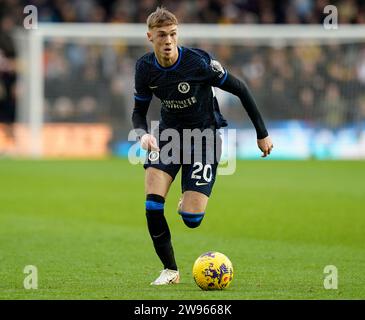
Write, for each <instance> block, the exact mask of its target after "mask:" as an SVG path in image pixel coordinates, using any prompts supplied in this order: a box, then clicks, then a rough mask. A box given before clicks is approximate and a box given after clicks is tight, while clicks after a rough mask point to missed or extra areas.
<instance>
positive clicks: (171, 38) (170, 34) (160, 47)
mask: <svg viewBox="0 0 365 320" xmlns="http://www.w3.org/2000/svg"><path fill="white" fill-rule="evenodd" d="M147 36H148V39H149V40H150V41H151V42H152V44H153V48H154V51H155V53H156V54H157V56H158V58H159V60H165V61H174V60H175V58H176V59H177V56H178V51H177V38H178V37H177V26H176V25H169V26H164V27H159V28H153V29H152V30H150V31H149V32H148V33H147Z"/></svg>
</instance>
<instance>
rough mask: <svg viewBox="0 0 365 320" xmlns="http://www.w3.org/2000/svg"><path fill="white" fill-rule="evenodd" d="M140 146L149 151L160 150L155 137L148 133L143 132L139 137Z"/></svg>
mask: <svg viewBox="0 0 365 320" xmlns="http://www.w3.org/2000/svg"><path fill="white" fill-rule="evenodd" d="M140 142H141V147H142V149H144V150H147V151H148V150H149V151H160V148H159V147H158V146H157V141H156V138H155V137H154V136H153V135H152V134H149V133H146V134H144V135H143V136H142V137H141V140H140Z"/></svg>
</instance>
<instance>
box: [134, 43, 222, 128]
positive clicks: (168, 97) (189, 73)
mask: <svg viewBox="0 0 365 320" xmlns="http://www.w3.org/2000/svg"><path fill="white" fill-rule="evenodd" d="M178 51H179V56H178V59H177V61H176V62H175V64H173V65H172V66H170V67H166V68H165V67H163V66H161V65H160V64H159V63H158V61H157V59H156V57H155V54H154V53H153V52H150V53H147V54H145V55H144V56H142V57H141V58H140V59H139V60H138V61H137V63H136V73H135V99H137V100H141V101H147V102H148V101H150V100H151V99H152V95H155V96H156V97H157V98H159V99H160V101H161V122H160V125H161V127H162V128H175V129H178V130H179V129H184V128H187V129H192V128H201V129H203V128H208V127H211V126H212V125H214V126H215V127H217V128H220V127H224V126H227V122H226V120H225V119H224V118H223V116H222V114H221V113H220V111H219V106H218V101H217V99H216V97H215V94H214V89H213V87H219V86H221V85H222V84H223V83H224V81H225V80H226V78H227V71H226V70H225V68H223V67H222V66H221V64H220V63H219V62H218V61H216V60H214V59H212V58H211V57H210V55H209V54H208V53H207V52H205V51H203V50H201V49H196V48H187V47H178Z"/></svg>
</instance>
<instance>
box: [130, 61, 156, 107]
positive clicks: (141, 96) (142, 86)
mask: <svg viewBox="0 0 365 320" xmlns="http://www.w3.org/2000/svg"><path fill="white" fill-rule="evenodd" d="M146 74H148V70H146V66H145V64H144V63H143V61H141V60H138V61H137V63H136V72H135V78H134V98H135V99H136V100H139V101H150V100H151V99H152V91H151V89H150V88H149V87H148V82H147V79H146Z"/></svg>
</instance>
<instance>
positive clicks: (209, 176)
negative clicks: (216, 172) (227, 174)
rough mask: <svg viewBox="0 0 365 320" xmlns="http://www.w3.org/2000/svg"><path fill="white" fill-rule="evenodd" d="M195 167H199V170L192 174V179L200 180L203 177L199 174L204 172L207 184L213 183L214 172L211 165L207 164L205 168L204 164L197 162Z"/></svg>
mask: <svg viewBox="0 0 365 320" xmlns="http://www.w3.org/2000/svg"><path fill="white" fill-rule="evenodd" d="M195 167H197V168H196V169H195V170H194V171H193V173H192V174H191V178H192V179H198V180H200V179H201V178H202V177H201V175H198V174H197V173H198V172H200V171H202V170H203V179H204V180H205V181H206V182H210V181H212V178H213V171H212V166H211V165H210V164H206V165H205V166H203V164H202V163H201V162H195V163H194V165H193V168H195ZM203 168H204V169H203Z"/></svg>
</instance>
